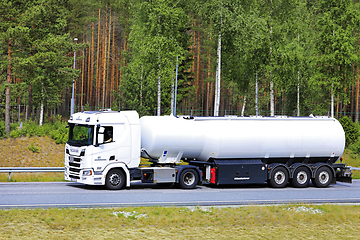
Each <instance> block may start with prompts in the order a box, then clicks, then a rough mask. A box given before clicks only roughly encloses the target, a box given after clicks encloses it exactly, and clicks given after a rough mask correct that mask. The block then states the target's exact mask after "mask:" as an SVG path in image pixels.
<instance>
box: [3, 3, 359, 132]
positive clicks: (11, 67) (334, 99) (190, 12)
mask: <svg viewBox="0 0 360 240" xmlns="http://www.w3.org/2000/svg"><path fill="white" fill-rule="evenodd" d="M359 13H360V1H359V0H102V1H101V0H0V73H1V74H0V81H1V85H0V92H1V96H0V121H5V130H6V131H7V132H10V127H9V125H10V122H20V121H26V120H33V121H39V122H40V125H41V123H42V121H43V119H44V118H45V119H50V118H55V116H57V115H61V116H62V117H63V118H64V119H67V118H68V117H69V115H70V111H71V109H70V108H71V98H72V94H73V93H72V91H73V90H74V111H75V112H77V111H86V110H99V109H108V108H111V109H113V110H130V109H132V110H137V111H138V112H139V114H140V115H165V114H176V115H195V116H224V115H238V116H250V115H262V116H275V115H287V116H309V115H310V114H313V115H326V116H333V117H337V118H339V117H341V116H349V117H350V118H351V119H352V120H353V121H359V111H360V110H359V91H360V90H359V87H360V86H359V85H360V79H359V71H360V69H358V65H359V47H360V45H359V44H360V36H359V32H360V14H359Z"/></svg>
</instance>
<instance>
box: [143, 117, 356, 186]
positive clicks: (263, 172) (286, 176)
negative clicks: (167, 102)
mask: <svg viewBox="0 0 360 240" xmlns="http://www.w3.org/2000/svg"><path fill="white" fill-rule="evenodd" d="M140 125H141V147H142V150H143V157H149V158H150V159H151V160H152V161H153V162H154V165H162V164H177V163H179V162H180V160H181V159H183V160H184V161H187V162H189V165H193V166H197V167H199V169H200V170H201V172H202V173H203V179H202V180H203V182H207V183H210V184H216V185H220V184H249V183H252V184H254V183H270V185H271V186H272V187H285V186H286V185H287V183H288V181H290V183H292V185H293V186H295V187H307V186H308V185H309V182H310V180H312V183H313V184H314V185H315V186H317V187H327V186H328V185H329V184H330V183H335V182H336V180H339V181H346V182H351V172H350V170H349V169H348V168H346V167H345V165H344V164H336V163H335V162H336V161H337V160H338V159H340V157H341V156H342V154H343V152H344V148H345V133H344V131H343V128H342V126H341V124H340V123H339V122H338V121H337V120H336V119H334V118H328V117H191V118H176V117H173V116H162V117H152V116H151V117H150V116H146V117H142V118H141V119H140Z"/></svg>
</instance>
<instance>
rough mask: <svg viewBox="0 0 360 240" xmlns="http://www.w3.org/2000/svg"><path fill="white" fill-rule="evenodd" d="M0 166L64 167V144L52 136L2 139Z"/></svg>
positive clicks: (0, 140)
mask: <svg viewBox="0 0 360 240" xmlns="http://www.w3.org/2000/svg"><path fill="white" fill-rule="evenodd" d="M0 146H1V147H0V167H63V166H64V147H65V145H64V144H56V143H55V141H54V140H52V139H51V138H50V137H31V138H28V137H22V138H7V139H0Z"/></svg>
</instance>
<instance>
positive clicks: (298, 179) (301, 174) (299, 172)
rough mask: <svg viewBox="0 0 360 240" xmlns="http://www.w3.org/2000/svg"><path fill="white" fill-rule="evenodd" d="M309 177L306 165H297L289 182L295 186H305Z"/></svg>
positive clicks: (308, 181)
mask: <svg viewBox="0 0 360 240" xmlns="http://www.w3.org/2000/svg"><path fill="white" fill-rule="evenodd" d="M310 179H311V175H310V171H309V169H307V168H306V167H299V168H297V169H296V170H295V172H294V176H293V178H292V179H291V183H292V185H293V186H294V187H296V188H306V187H308V186H309V183H310Z"/></svg>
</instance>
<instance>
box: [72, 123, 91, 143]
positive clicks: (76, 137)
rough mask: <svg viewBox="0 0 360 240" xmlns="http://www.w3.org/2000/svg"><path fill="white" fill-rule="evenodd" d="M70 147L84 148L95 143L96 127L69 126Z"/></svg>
mask: <svg viewBox="0 0 360 240" xmlns="http://www.w3.org/2000/svg"><path fill="white" fill-rule="evenodd" d="M69 128H70V129H69V139H68V142H67V143H68V144H69V145H75V146H84V145H86V146H87V145H91V144H92V143H93V136H94V126H89V125H75V124H69Z"/></svg>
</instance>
